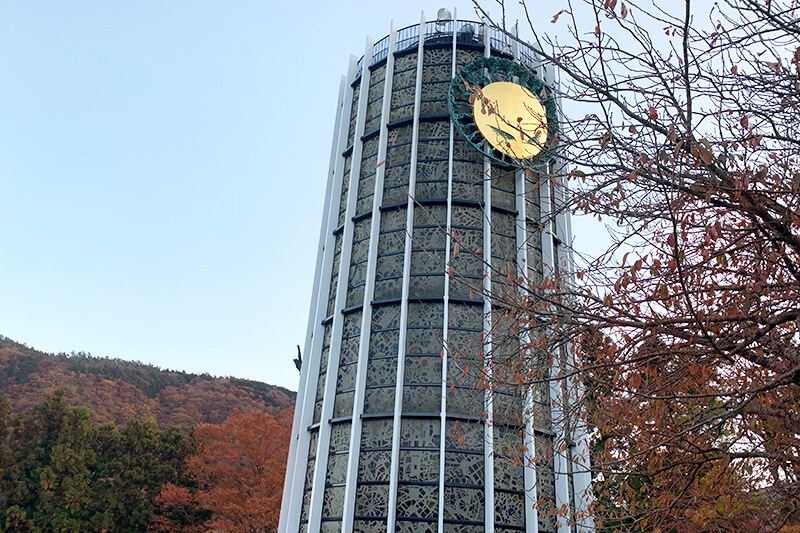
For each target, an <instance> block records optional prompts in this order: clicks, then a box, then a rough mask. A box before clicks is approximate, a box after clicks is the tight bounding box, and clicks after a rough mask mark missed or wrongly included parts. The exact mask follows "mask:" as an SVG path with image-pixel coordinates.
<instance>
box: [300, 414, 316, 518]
mask: <svg viewBox="0 0 800 533" xmlns="http://www.w3.org/2000/svg"><path fill="white" fill-rule="evenodd" d="M318 437H319V428H314V429H312V430H310V431H309V443H308V462H307V463H306V475H305V480H304V482H303V503H302V505H301V508H300V522H301V523H304V522H307V521H308V510H309V505H310V503H311V488H312V487H313V484H314V467H315V466H316V456H317V438H318Z"/></svg>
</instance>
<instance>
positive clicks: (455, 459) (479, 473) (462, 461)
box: [444, 451, 485, 487]
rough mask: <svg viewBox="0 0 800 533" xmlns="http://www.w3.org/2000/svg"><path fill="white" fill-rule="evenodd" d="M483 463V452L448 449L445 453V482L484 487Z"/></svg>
mask: <svg viewBox="0 0 800 533" xmlns="http://www.w3.org/2000/svg"><path fill="white" fill-rule="evenodd" d="M483 463H484V457H483V454H482V453H463V452H453V451H447V452H446V453H445V454H444V482H445V484H446V485H471V486H475V487H483V485H484V482H485V479H484V475H485V470H484V464H483Z"/></svg>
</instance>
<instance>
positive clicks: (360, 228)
mask: <svg viewBox="0 0 800 533" xmlns="http://www.w3.org/2000/svg"><path fill="white" fill-rule="evenodd" d="M371 224H372V217H367V218H363V219H361V220H359V221H358V222H356V223H355V224H354V225H353V251H352V255H351V256H350V277H349V281H348V283H347V303H346V305H345V306H346V307H352V306H354V305H360V304H362V303H363V302H364V285H365V284H366V278H367V259H368V257H369V233H370V225H371Z"/></svg>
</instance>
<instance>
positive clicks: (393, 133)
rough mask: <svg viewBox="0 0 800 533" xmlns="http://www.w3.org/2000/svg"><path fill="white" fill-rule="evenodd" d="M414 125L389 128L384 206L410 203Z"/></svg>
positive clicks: (384, 179)
mask: <svg viewBox="0 0 800 533" xmlns="http://www.w3.org/2000/svg"><path fill="white" fill-rule="evenodd" d="M412 131H413V130H412V125H411V124H403V125H398V126H394V127H391V128H389V134H388V138H387V144H386V163H385V166H386V171H385V173H384V176H383V205H386V206H388V205H396V204H400V203H402V204H405V203H406V202H408V192H409V189H408V186H409V177H410V168H411V165H410V162H411V138H412Z"/></svg>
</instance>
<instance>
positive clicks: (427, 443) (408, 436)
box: [400, 418, 441, 450]
mask: <svg viewBox="0 0 800 533" xmlns="http://www.w3.org/2000/svg"><path fill="white" fill-rule="evenodd" d="M400 426H401V432H400V448H426V449H431V450H438V449H439V442H440V435H439V434H440V432H441V427H440V425H439V421H438V420H435V419H432V418H403V420H402V422H401V424H400Z"/></svg>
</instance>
